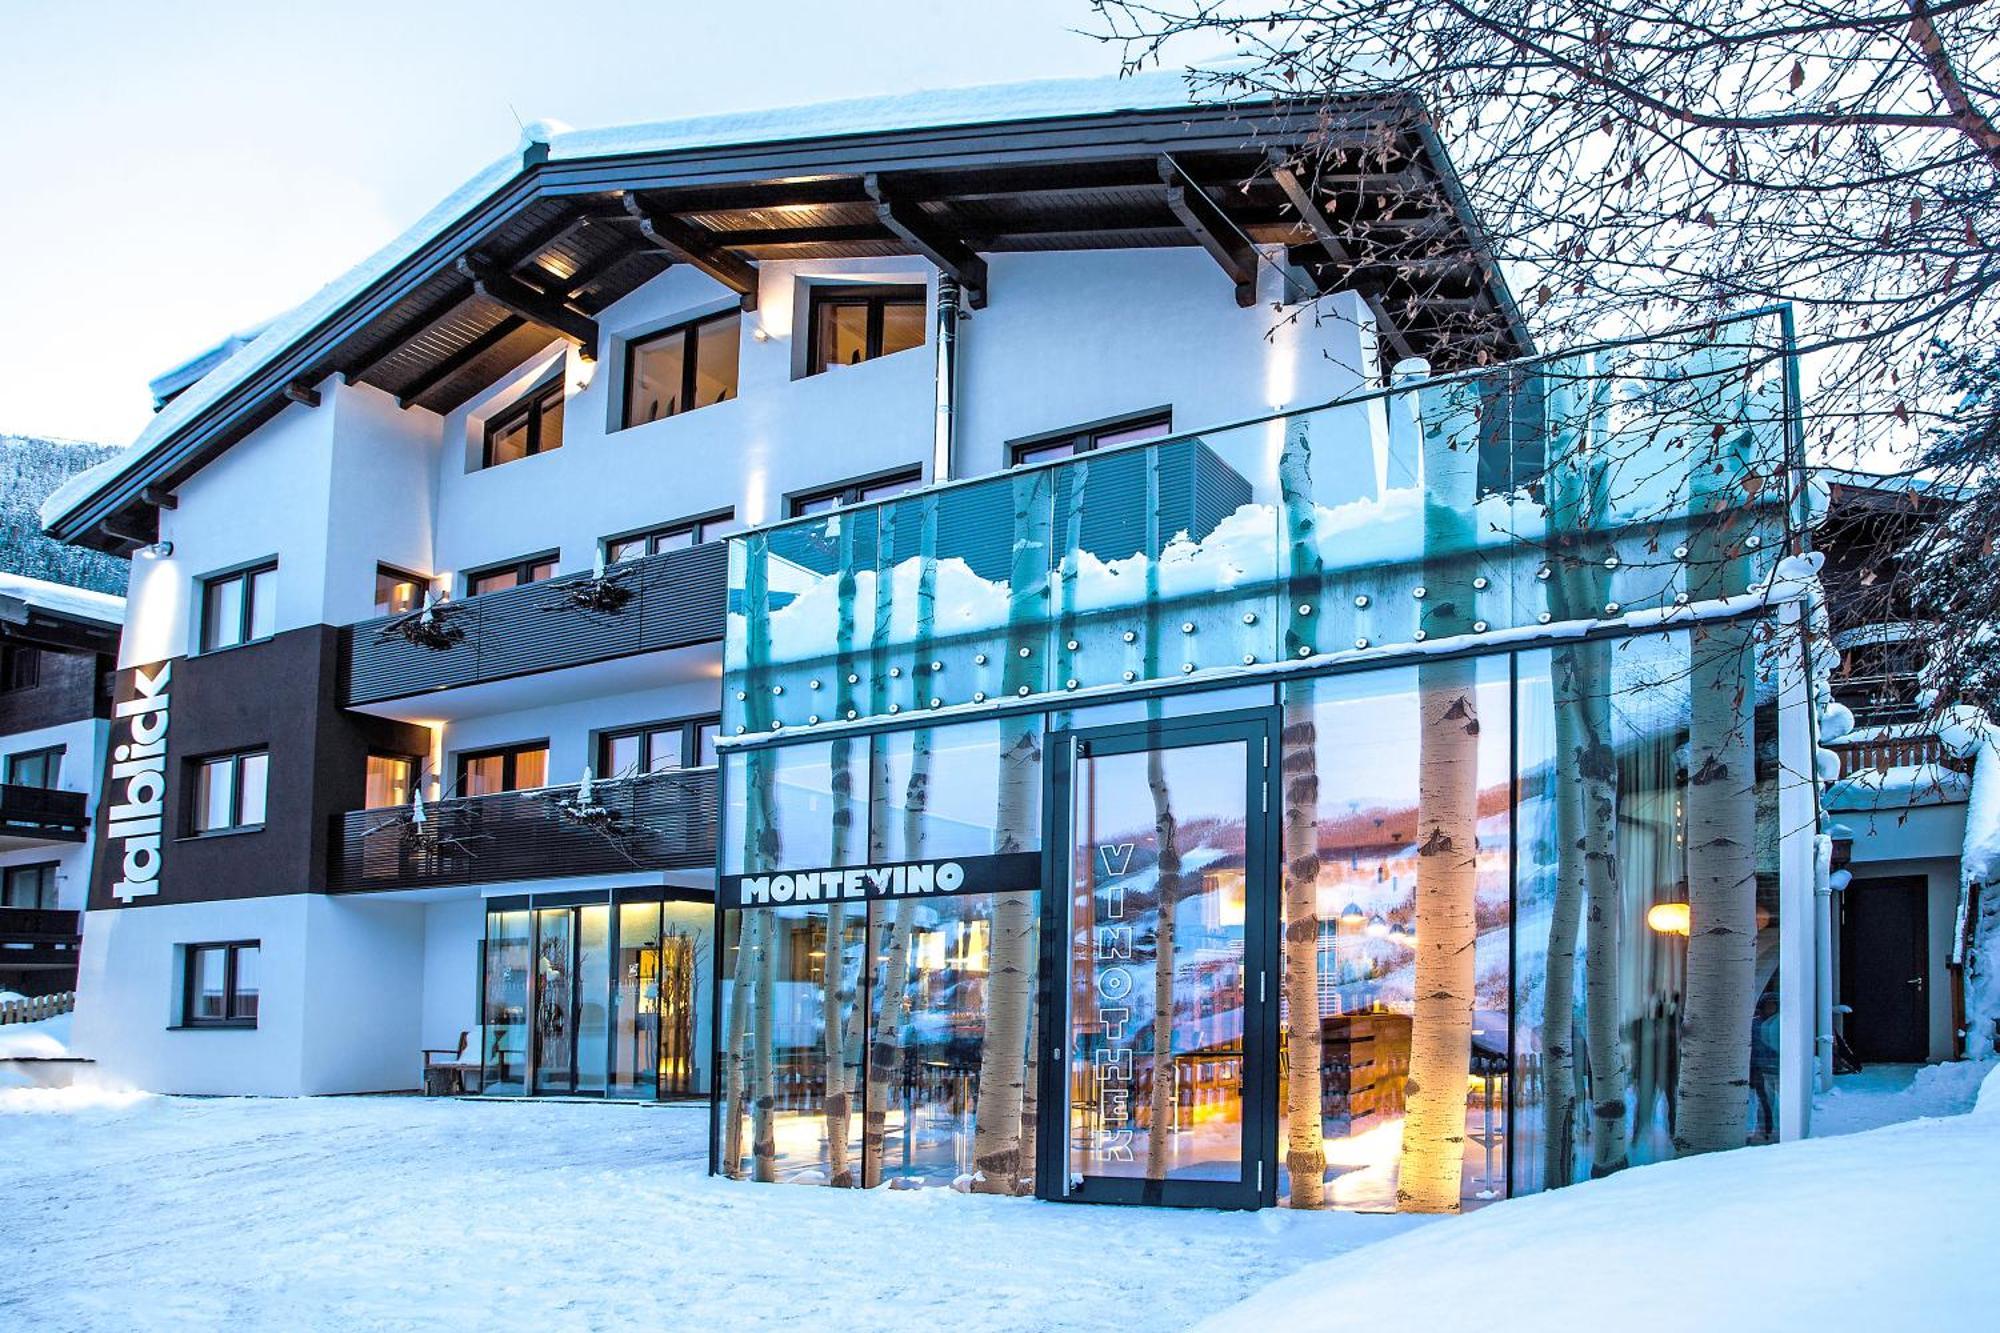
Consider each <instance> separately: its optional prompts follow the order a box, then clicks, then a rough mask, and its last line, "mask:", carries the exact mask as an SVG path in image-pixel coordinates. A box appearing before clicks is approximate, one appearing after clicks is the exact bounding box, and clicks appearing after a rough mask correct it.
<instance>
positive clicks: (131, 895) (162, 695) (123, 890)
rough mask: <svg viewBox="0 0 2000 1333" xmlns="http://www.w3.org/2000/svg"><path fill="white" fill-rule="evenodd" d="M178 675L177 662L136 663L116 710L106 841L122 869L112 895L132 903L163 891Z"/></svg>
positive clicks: (112, 735) (106, 795)
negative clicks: (171, 717)
mask: <svg viewBox="0 0 2000 1333" xmlns="http://www.w3.org/2000/svg"><path fill="white" fill-rule="evenodd" d="M173 674H174V664H173V663H172V662H162V663H160V664H159V665H158V666H156V667H139V668H136V669H135V670H134V671H133V672H132V697H131V698H130V699H127V700H125V702H123V703H121V704H119V705H118V706H117V707H116V708H115V709H113V711H112V719H113V720H112V724H111V742H112V745H111V781H110V784H109V786H108V788H107V790H106V792H105V800H106V801H108V802H109V803H110V804H109V805H108V806H107V808H106V813H105V826H104V842H105V847H106V848H107V850H108V851H109V853H110V855H111V857H112V863H113V864H114V865H115V866H116V867H117V868H118V872H117V873H118V877H117V878H116V879H115V880H113V881H112V884H111V896H112V897H114V898H116V899H117V900H118V901H119V902H121V903H125V904H128V905H129V904H130V903H131V902H132V900H133V899H135V898H146V897H150V896H152V895H153V894H155V893H158V892H159V891H160V848H161V845H162V843H163V842H164V834H165V831H166V828H165V825H166V799H167V685H168V683H169V682H170V681H171V680H172V679H173ZM120 732H123V735H122V736H121V735H120V734H119V733H120Z"/></svg>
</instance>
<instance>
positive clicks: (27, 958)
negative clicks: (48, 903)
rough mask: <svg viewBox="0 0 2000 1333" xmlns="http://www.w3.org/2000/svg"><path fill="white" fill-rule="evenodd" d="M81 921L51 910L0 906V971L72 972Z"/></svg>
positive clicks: (77, 914) (77, 915) (75, 914)
mask: <svg viewBox="0 0 2000 1333" xmlns="http://www.w3.org/2000/svg"><path fill="white" fill-rule="evenodd" d="M82 918H83V914H82V913H81V912H69V911H59V910H56V909H53V908H50V909H43V908H38V907H0V971H5V972H30V971H36V972H39V971H48V970H55V969H64V970H68V971H72V972H73V971H75V970H76V951H77V946H78V944H79V943H80V942H81V941H82V939H83V924H82Z"/></svg>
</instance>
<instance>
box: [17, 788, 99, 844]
mask: <svg viewBox="0 0 2000 1333" xmlns="http://www.w3.org/2000/svg"><path fill="white" fill-rule="evenodd" d="M89 831H90V821H89V819H88V818H87V817H86V815H85V813H84V795H83V793H82V792H80V791H54V790H51V789H50V788H47V787H22V786H16V785H15V784H13V783H11V782H10V783H4V784H0V851H6V850H9V849H11V848H15V847H34V846H39V845H41V844H43V843H51V842H82V841H83V840H84V838H85V837H86V836H87V835H88V833H89Z"/></svg>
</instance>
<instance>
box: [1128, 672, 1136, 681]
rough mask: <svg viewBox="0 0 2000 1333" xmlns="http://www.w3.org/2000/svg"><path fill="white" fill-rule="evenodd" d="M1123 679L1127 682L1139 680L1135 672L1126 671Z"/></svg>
mask: <svg viewBox="0 0 2000 1333" xmlns="http://www.w3.org/2000/svg"><path fill="white" fill-rule="evenodd" d="M1125 679H1126V680H1128V681H1130V680H1137V679H1139V673H1138V672H1136V671H1128V672H1126V673H1125Z"/></svg>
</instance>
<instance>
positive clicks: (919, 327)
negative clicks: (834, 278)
mask: <svg viewBox="0 0 2000 1333" xmlns="http://www.w3.org/2000/svg"><path fill="white" fill-rule="evenodd" d="M809 343H810V345H809V346H808V347H807V349H806V374H808V375H817V374H819V373H820V372H822V371H826V370H837V369H839V368H840V367H842V366H858V365H860V364H861V363H862V362H863V361H873V360H875V359H876V358H877V357H883V356H889V355H891V354H893V353H896V352H905V351H908V350H909V349H911V348H912V347H922V346H923V345H924V287H923V284H922V283H896V284H891V285H886V286H879V287H843V286H830V285H829V286H817V287H814V288H813V289H812V324H811V333H810V337H809Z"/></svg>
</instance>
